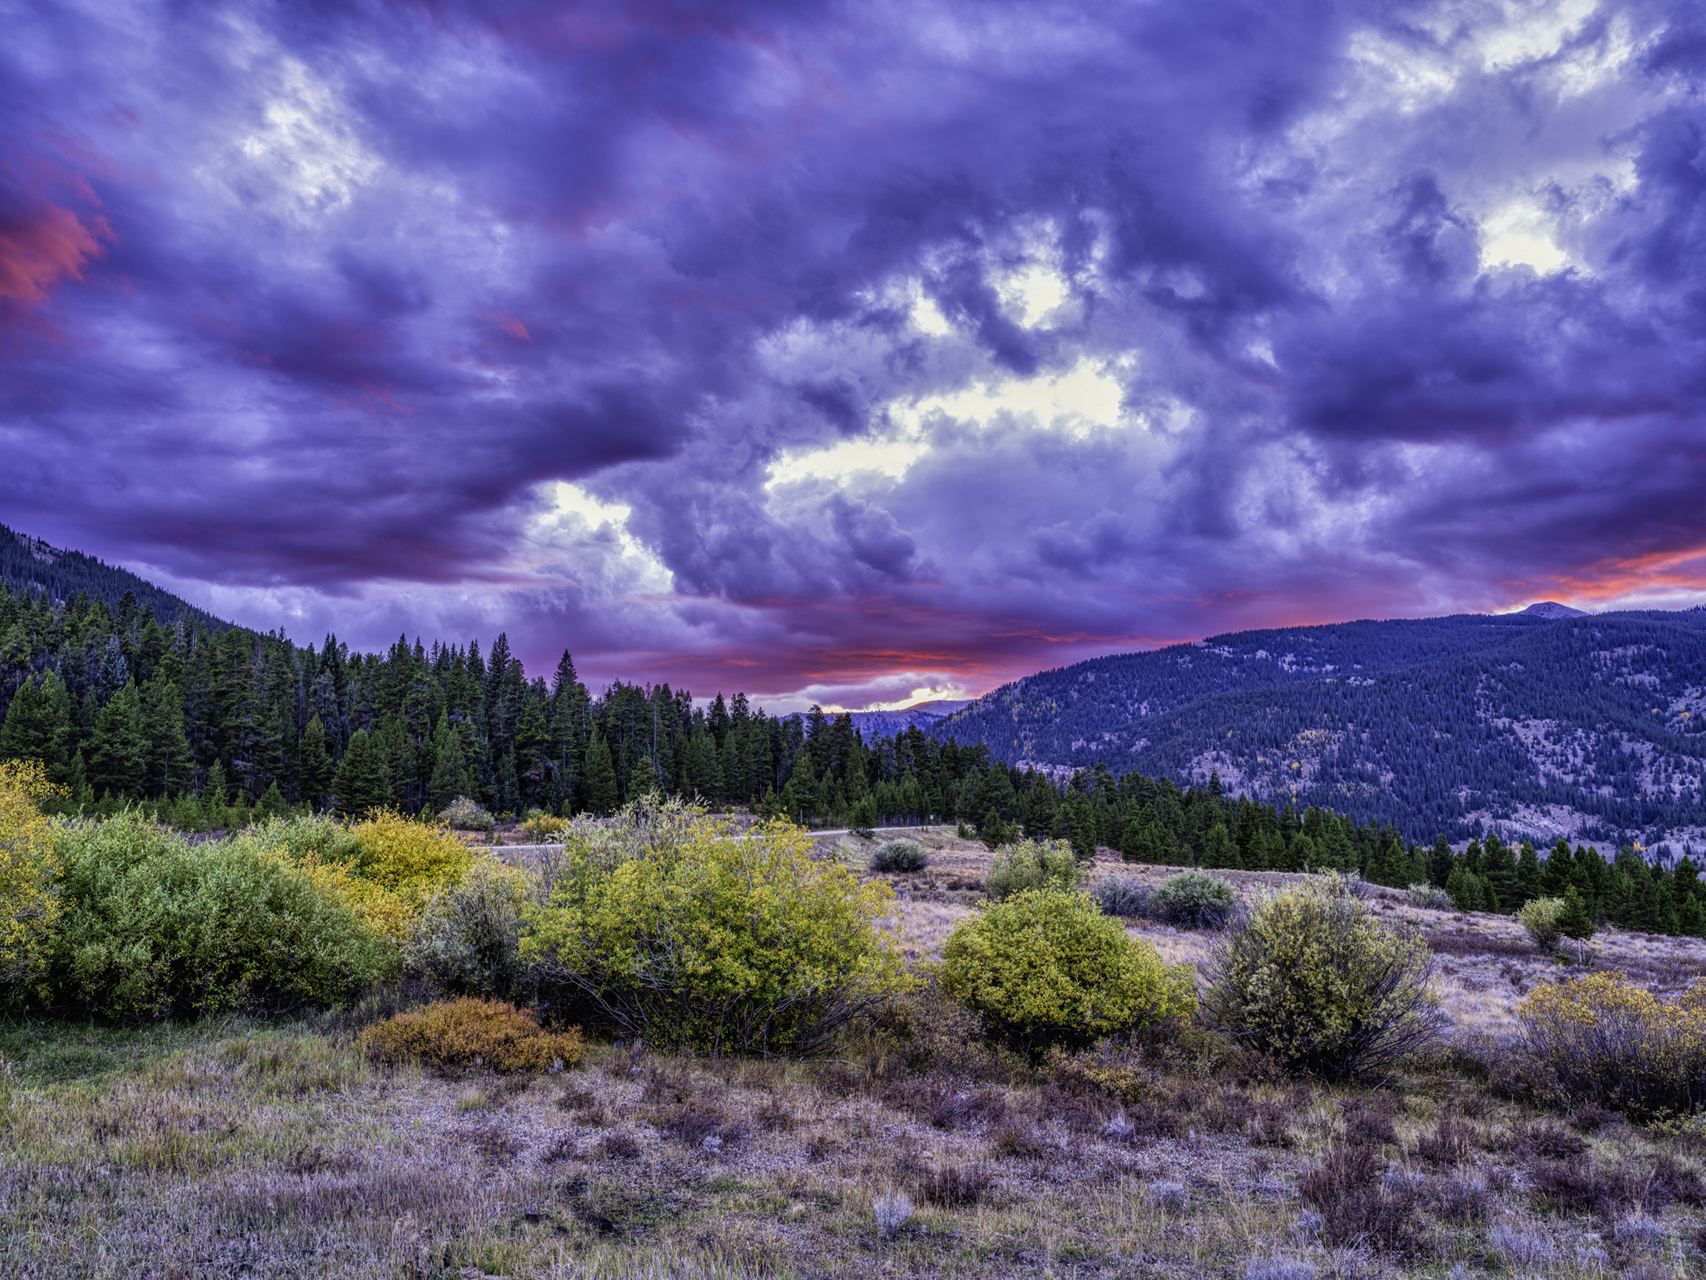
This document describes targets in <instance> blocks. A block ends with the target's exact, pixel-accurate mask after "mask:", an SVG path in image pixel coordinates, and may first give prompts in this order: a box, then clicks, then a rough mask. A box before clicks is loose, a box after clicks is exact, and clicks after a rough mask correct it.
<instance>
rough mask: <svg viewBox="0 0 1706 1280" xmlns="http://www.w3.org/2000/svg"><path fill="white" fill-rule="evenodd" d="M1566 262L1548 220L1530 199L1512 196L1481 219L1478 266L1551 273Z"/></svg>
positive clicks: (1566, 258)
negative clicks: (1516, 268) (1527, 269)
mask: <svg viewBox="0 0 1706 1280" xmlns="http://www.w3.org/2000/svg"><path fill="white" fill-rule="evenodd" d="M1569 265H1570V258H1569V255H1568V254H1566V253H1565V252H1564V251H1563V250H1562V249H1560V248H1559V247H1558V245H1557V243H1556V242H1555V241H1554V240H1553V238H1552V222H1551V219H1549V218H1548V217H1547V216H1546V214H1545V213H1544V212H1543V211H1542V210H1541V209H1540V208H1538V207H1537V206H1536V205H1535V204H1534V203H1533V202H1532V201H1528V200H1513V201H1511V202H1510V203H1509V204H1507V205H1504V206H1503V207H1501V208H1499V209H1497V210H1495V211H1494V212H1493V213H1491V214H1489V215H1488V216H1487V217H1486V218H1484V219H1483V220H1482V222H1481V267H1482V269H1483V270H1486V269H1488V268H1491V267H1501V266H1506V267H1533V268H1534V269H1535V270H1536V271H1538V272H1539V273H1540V274H1541V275H1551V274H1552V273H1554V272H1557V271H1562V270H1564V268H1565V267H1567V266H1569Z"/></svg>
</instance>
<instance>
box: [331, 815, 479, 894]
mask: <svg viewBox="0 0 1706 1280" xmlns="http://www.w3.org/2000/svg"><path fill="white" fill-rule="evenodd" d="M350 834H351V835H353V836H354V837H355V841H356V844H357V845H359V846H360V848H361V855H360V857H359V859H358V860H357V863H356V874H357V875H359V876H360V877H361V878H362V879H363V880H366V881H369V882H370V883H372V884H376V885H378V886H379V887H380V888H382V889H388V890H390V891H391V892H392V893H395V894H398V895H399V896H401V897H402V898H403V899H404V900H405V901H407V902H409V903H410V904H411V905H412V906H413V907H414V908H415V910H416V911H417V912H418V911H419V910H420V908H422V907H424V906H425V905H426V904H427V902H428V900H429V899H431V898H432V897H433V896H434V895H435V894H438V893H440V892H442V891H443V890H445V889H448V888H450V886H452V885H454V884H458V883H460V882H461V880H462V877H463V876H464V875H465V874H466V873H467V871H468V868H469V867H471V866H472V865H473V864H474V851H473V850H471V849H470V848H468V846H467V845H465V844H463V843H462V842H461V841H460V840H458V839H457V838H456V837H455V836H453V835H451V834H450V832H449V831H448V830H447V829H446V828H445V827H444V826H442V825H440V824H436V823H435V824H431V825H429V824H427V823H425V822H417V821H415V820H414V819H412V818H406V817H404V816H403V815H402V814H400V813H393V812H391V811H390V810H385V809H382V810H379V811H378V812H376V813H375V814H374V815H373V816H372V817H371V818H369V819H368V820H367V821H366V822H358V823H356V824H355V825H354V826H353V827H351V828H350Z"/></svg>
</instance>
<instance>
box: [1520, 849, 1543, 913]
mask: <svg viewBox="0 0 1706 1280" xmlns="http://www.w3.org/2000/svg"><path fill="white" fill-rule="evenodd" d="M1539 896H1540V855H1539V854H1538V853H1536V852H1535V849H1534V846H1533V845H1532V844H1530V843H1528V842H1527V841H1526V840H1525V841H1523V845H1522V856H1521V857H1520V858H1518V859H1517V860H1516V903H1515V906H1514V909H1515V910H1517V911H1520V910H1522V908H1523V907H1524V906H1525V905H1526V904H1528V903H1530V902H1533V901H1534V899H1536V898H1538V897H1539Z"/></svg>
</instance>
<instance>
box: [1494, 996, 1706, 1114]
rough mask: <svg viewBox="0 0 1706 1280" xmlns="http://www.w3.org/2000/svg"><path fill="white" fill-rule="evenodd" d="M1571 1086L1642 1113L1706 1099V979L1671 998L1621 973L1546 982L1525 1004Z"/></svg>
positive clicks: (1571, 1090) (1540, 1040) (1541, 1047)
mask: <svg viewBox="0 0 1706 1280" xmlns="http://www.w3.org/2000/svg"><path fill="white" fill-rule="evenodd" d="M1517 1017H1518V1018H1519V1019H1520V1020H1521V1022H1522V1026H1523V1030H1524V1031H1525V1032H1526V1033H1527V1036H1528V1044H1529V1048H1530V1049H1531V1050H1533V1052H1534V1053H1535V1055H1536V1056H1537V1057H1538V1058H1539V1059H1540V1060H1541V1061H1542V1062H1544V1063H1546V1065H1547V1066H1549V1067H1551V1068H1552V1071H1553V1073H1554V1074H1555V1075H1556V1076H1557V1079H1558V1083H1559V1085H1560V1087H1562V1088H1563V1090H1564V1091H1565V1092H1566V1093H1567V1094H1569V1095H1571V1096H1572V1097H1576V1098H1591V1099H1592V1100H1594V1101H1596V1102H1599V1103H1601V1104H1602V1105H1604V1106H1608V1107H1613V1108H1615V1109H1617V1110H1619V1111H1626V1112H1630V1113H1633V1114H1638V1115H1650V1114H1653V1113H1656V1112H1660V1111H1692V1110H1694V1109H1695V1108H1696V1107H1698V1106H1699V1105H1700V1104H1701V1102H1702V1101H1706V980H1703V979H1698V978H1697V979H1695V981H1694V982H1693V983H1692V984H1691V985H1690V986H1689V988H1688V990H1687V991H1685V992H1684V993H1683V994H1682V995H1681V996H1679V997H1678V998H1677V999H1675V1000H1672V1001H1663V1000H1660V999H1658V998H1657V997H1656V996H1654V995H1653V994H1652V993H1651V992H1650V991H1646V990H1644V989H1642V988H1641V987H1638V986H1636V985H1635V984H1634V983H1632V982H1631V981H1629V979H1628V977H1627V976H1625V975H1624V974H1621V973H1590V974H1587V975H1585V976H1583V977H1580V978H1573V979H1570V980H1569V981H1566V982H1560V983H1550V982H1548V983H1542V984H1541V985H1540V986H1538V987H1536V988H1535V989H1534V990H1533V991H1532V992H1531V993H1530V994H1529V997H1528V999H1526V1000H1524V1001H1523V1003H1522V1006H1521V1008H1519V1009H1518V1010H1517Z"/></svg>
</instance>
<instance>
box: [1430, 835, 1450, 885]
mask: <svg viewBox="0 0 1706 1280" xmlns="http://www.w3.org/2000/svg"><path fill="white" fill-rule="evenodd" d="M1456 863H1457V855H1456V854H1454V853H1452V851H1451V842H1450V841H1448V840H1447V839H1446V838H1445V834H1444V833H1443V832H1442V833H1441V834H1440V835H1439V836H1438V837H1437V838H1436V839H1435V840H1434V847H1433V851H1432V852H1431V853H1429V854H1428V883H1429V884H1432V885H1434V886H1435V887H1437V888H1440V889H1443V888H1445V882H1446V881H1447V880H1449V879H1450V878H1451V869H1452V867H1453V866H1455V865H1456Z"/></svg>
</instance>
